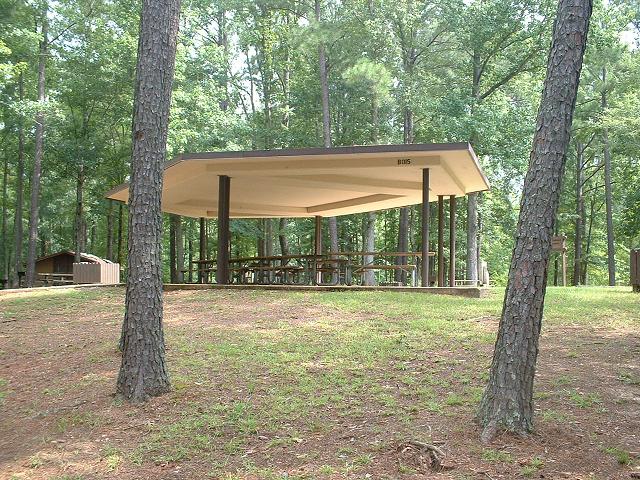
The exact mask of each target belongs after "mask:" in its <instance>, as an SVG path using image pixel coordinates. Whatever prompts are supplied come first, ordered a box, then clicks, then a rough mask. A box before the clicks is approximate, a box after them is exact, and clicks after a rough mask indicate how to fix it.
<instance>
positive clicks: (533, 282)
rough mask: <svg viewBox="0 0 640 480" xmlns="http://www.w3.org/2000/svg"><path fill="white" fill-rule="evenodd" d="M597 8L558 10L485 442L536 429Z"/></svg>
mask: <svg viewBox="0 0 640 480" xmlns="http://www.w3.org/2000/svg"><path fill="white" fill-rule="evenodd" d="M591 9H592V2H591V0H560V2H559V5H558V13H557V17H556V21H555V24H554V28H553V38H552V43H551V51H550V53H549V58H548V63H547V76H546V79H545V82H544V89H543V92H542V99H541V103H540V109H539V111H538V118H537V122H536V130H535V135H534V138H533V147H532V150H531V157H530V160H529V169H528V172H527V175H526V177H525V181H524V189H523V194H522V200H521V204H520V218H519V220H518V227H517V232H516V241H515V247H514V250H513V255H512V258H511V267H510V270H509V280H508V283H507V290H506V292H505V299H504V305H503V309H502V317H501V319H500V326H499V328H498V338H497V341H496V345H495V350H494V354H493V362H492V364H491V371H490V375H489V383H488V385H487V388H486V389H485V391H484V394H483V396H482V400H481V402H480V408H479V411H478V419H479V421H480V424H481V426H482V428H483V431H482V436H481V439H482V441H483V442H488V441H490V440H492V439H493V438H494V436H495V434H496V432H497V431H498V430H499V429H505V430H507V431H511V432H514V433H517V434H521V435H524V434H526V433H528V432H530V431H531V429H532V426H533V423H532V422H533V381H534V376H535V368H536V360H537V356H538V339H539V335H540V328H541V323H542V311H543V307H544V297H545V290H546V286H547V269H548V265H549V256H550V253H551V237H552V233H553V228H554V222H555V218H556V212H557V209H558V203H559V198H560V189H561V183H562V175H563V173H564V165H565V160H566V152H567V147H568V145H569V140H570V135H571V122H572V118H573V111H574V108H575V103H576V95H577V90H578V82H579V78H580V70H581V68H582V59H583V56H584V49H585V45H586V40H587V32H588V28H589V19H590V17H591Z"/></svg>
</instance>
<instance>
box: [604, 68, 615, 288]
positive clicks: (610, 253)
mask: <svg viewBox="0 0 640 480" xmlns="http://www.w3.org/2000/svg"><path fill="white" fill-rule="evenodd" d="M602 83H603V86H602V109H603V110H606V108H607V89H606V84H607V70H606V68H605V67H602ZM602 148H603V150H604V198H605V206H606V212H607V265H608V267H609V268H608V270H609V285H611V286H613V285H615V284H616V247H615V239H614V235H613V194H612V191H611V190H612V189H611V149H610V147H609V132H608V130H607V128H604V129H603V130H602Z"/></svg>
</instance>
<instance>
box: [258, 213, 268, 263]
mask: <svg viewBox="0 0 640 480" xmlns="http://www.w3.org/2000/svg"><path fill="white" fill-rule="evenodd" d="M257 222H258V239H257V242H256V250H257V252H258V256H259V257H264V256H265V255H266V249H265V245H266V241H265V240H266V237H267V232H266V230H267V229H266V226H265V223H264V218H260V219H258V220H257Z"/></svg>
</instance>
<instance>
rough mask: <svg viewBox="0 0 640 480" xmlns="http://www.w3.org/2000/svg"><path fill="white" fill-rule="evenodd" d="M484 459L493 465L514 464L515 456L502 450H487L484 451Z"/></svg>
mask: <svg viewBox="0 0 640 480" xmlns="http://www.w3.org/2000/svg"><path fill="white" fill-rule="evenodd" d="M482 459H483V460H485V461H487V462H491V463H513V455H511V454H510V453H509V452H505V451H502V450H494V449H492V448H485V449H484V450H483V451H482Z"/></svg>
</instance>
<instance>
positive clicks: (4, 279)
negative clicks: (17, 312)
mask: <svg viewBox="0 0 640 480" xmlns="http://www.w3.org/2000/svg"><path fill="white" fill-rule="evenodd" d="M8 180H9V156H8V155H7V152H6V151H5V152H4V173H3V175H2V229H1V232H0V235H1V236H2V245H1V246H0V254H1V255H2V260H1V262H2V265H0V269H1V271H0V284H2V287H3V288H5V287H6V286H7V283H8V281H9V242H7V217H8V214H9V212H8V211H7V207H8V205H7V200H8V198H7V182H8Z"/></svg>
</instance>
